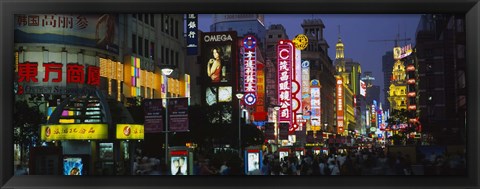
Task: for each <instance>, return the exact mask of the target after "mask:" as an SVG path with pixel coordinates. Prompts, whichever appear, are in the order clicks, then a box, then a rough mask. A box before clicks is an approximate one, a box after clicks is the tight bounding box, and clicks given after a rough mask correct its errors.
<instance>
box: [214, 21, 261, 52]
mask: <svg viewBox="0 0 480 189" xmlns="http://www.w3.org/2000/svg"><path fill="white" fill-rule="evenodd" d="M223 31H236V32H237V35H238V36H239V37H240V38H243V37H244V36H246V35H254V36H255V37H256V38H257V40H258V41H257V45H258V46H259V47H261V49H265V36H266V33H267V29H266V28H265V19H264V15H263V14H213V24H212V25H210V32H223Z"/></svg>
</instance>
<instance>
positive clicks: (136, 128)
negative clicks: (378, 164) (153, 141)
mask: <svg viewBox="0 0 480 189" xmlns="http://www.w3.org/2000/svg"><path fill="white" fill-rule="evenodd" d="M116 136H117V139H125V140H127V139H131V140H143V138H144V137H145V131H144V127H143V125H139V124H117V132H116Z"/></svg>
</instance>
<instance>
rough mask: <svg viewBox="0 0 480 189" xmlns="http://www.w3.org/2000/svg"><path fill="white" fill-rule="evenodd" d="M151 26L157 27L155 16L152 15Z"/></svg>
mask: <svg viewBox="0 0 480 189" xmlns="http://www.w3.org/2000/svg"><path fill="white" fill-rule="evenodd" d="M150 26H152V27H155V14H150Z"/></svg>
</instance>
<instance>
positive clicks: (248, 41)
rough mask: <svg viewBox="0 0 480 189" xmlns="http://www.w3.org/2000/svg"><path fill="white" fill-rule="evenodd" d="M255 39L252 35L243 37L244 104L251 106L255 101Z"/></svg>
mask: <svg viewBox="0 0 480 189" xmlns="http://www.w3.org/2000/svg"><path fill="white" fill-rule="evenodd" d="M256 41H257V40H256V39H255V37H253V36H246V37H245V38H244V39H243V47H244V54H243V65H244V66H243V69H244V71H243V74H244V75H243V76H244V77H243V78H245V80H244V82H243V85H244V86H243V87H244V91H245V98H244V101H245V104H247V105H249V106H252V105H254V104H255V102H256V101H257V95H256V93H257V62H256V56H257V54H256V52H255V47H256V44H257V42H256Z"/></svg>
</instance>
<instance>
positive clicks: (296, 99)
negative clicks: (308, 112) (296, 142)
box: [290, 48, 302, 131]
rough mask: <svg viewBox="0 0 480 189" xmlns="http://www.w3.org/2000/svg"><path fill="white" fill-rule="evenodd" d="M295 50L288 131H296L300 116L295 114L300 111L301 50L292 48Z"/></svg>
mask: <svg viewBox="0 0 480 189" xmlns="http://www.w3.org/2000/svg"><path fill="white" fill-rule="evenodd" d="M293 49H294V51H295V56H294V57H295V59H294V60H293V62H294V64H293V68H292V69H293V71H294V72H293V77H292V78H293V81H292V114H293V118H294V119H293V127H292V128H291V130H290V131H296V130H297V128H298V127H299V125H300V124H301V123H300V120H299V119H298V118H302V117H301V116H300V117H299V116H296V115H297V114H300V113H301V112H302V101H301V100H302V89H301V88H302V86H301V84H302V60H301V57H302V54H301V53H302V51H300V50H298V49H296V48H293Z"/></svg>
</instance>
